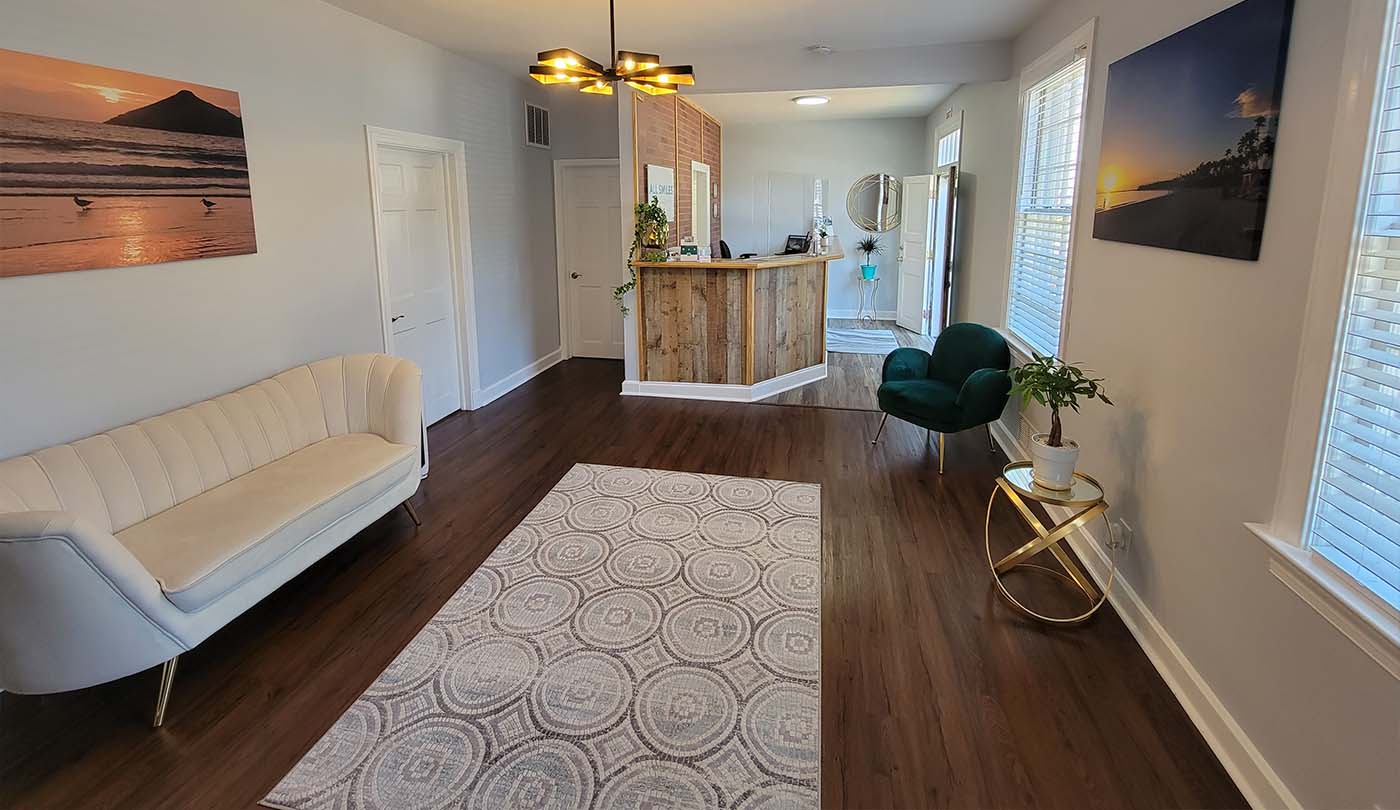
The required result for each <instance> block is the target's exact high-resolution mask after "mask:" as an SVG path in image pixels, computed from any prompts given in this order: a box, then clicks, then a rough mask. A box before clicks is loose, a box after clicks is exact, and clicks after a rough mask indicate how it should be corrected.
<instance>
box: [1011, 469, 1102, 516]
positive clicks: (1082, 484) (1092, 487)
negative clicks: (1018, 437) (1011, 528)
mask: <svg viewBox="0 0 1400 810" xmlns="http://www.w3.org/2000/svg"><path fill="white" fill-rule="evenodd" d="M1001 476H1002V478H1005V479H1006V483H1008V484H1010V485H1011V488H1012V489H1014V490H1016V492H1017V493H1018V494H1020V495H1024V496H1025V497H1027V498H1030V499H1032V500H1035V501H1039V502H1040V503H1048V504H1053V505H1056V506H1090V505H1092V504H1096V503H1098V502H1099V501H1101V500H1103V497H1104V493H1103V487H1101V486H1099V482H1097V481H1095V480H1094V479H1092V478H1090V477H1089V476H1087V475H1085V474H1084V473H1079V472H1077V473H1075V474H1074V484H1073V485H1071V487H1070V488H1069V489H1065V490H1060V489H1049V488H1047V487H1043V486H1041V485H1039V484H1037V483H1035V481H1034V479H1033V478H1032V473H1031V463H1030V462H1029V461H1017V462H1014V463H1011V464H1008V465H1006V469H1004V470H1002V473H1001Z"/></svg>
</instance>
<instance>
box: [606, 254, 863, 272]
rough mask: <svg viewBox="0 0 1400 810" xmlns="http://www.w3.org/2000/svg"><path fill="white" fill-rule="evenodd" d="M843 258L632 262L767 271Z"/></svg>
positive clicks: (826, 256) (685, 267) (654, 265)
mask: <svg viewBox="0 0 1400 810" xmlns="http://www.w3.org/2000/svg"><path fill="white" fill-rule="evenodd" d="M841 258H845V254H844V253H826V254H823V255H821V256H809V255H808V254H806V253H793V254H790V255H787V256H755V257H753V258H752V259H714V260H712V261H708V262H697V261H680V262H633V264H634V265H635V266H636V267H672V268H675V269H677V270H681V269H686V270H690V269H702V270H703V269H712V270H769V269H772V268H774V267H793V266H795V265H799V264H817V263H818V262H820V263H822V264H825V263H826V262H829V261H832V260H834V259H841Z"/></svg>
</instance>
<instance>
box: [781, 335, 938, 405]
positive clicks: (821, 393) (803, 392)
mask: <svg viewBox="0 0 1400 810" xmlns="http://www.w3.org/2000/svg"><path fill="white" fill-rule="evenodd" d="M827 325H828V326H832V327H835V328H837V329H885V330H888V331H890V332H893V333H894V337H895V341H896V342H898V343H899V345H900V346H913V347H915V348H919V349H923V350H924V351H930V350H932V349H933V341H932V340H930V339H929V338H927V337H925V336H924V335H920V334H919V333H917V332H911V331H909V330H908V329H902V328H900V327H898V326H896V325H895V322H894V321H873V322H871V321H866V322H864V323H862V322H861V321H858V320H856V319H854V318H831V319H829V320H828V321H827ZM884 366H885V358H884V356H883V355H878V354H847V353H845V352H827V354H826V379H824V380H819V381H817V382H814V383H808V384H807V385H803V386H799V387H797V388H793V389H792V390H790V391H784V392H782V393H781V394H774V395H773V396H771V397H769V398H767V399H765V400H763V404H765V405H800V406H804V407H809V408H844V409H846V410H852V411H878V410H880V403H879V402H877V401H876V399H875V389H876V388H879V387H880V372H881V371H882V370H883V369H884Z"/></svg>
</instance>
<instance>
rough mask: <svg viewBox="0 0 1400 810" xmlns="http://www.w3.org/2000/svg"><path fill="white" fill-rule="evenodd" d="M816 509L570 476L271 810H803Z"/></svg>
mask: <svg viewBox="0 0 1400 810" xmlns="http://www.w3.org/2000/svg"><path fill="white" fill-rule="evenodd" d="M820 556H821V489H820V487H819V486H817V485H816V484H802V483H791V482H781V481H765V480H759V479H755V478H729V477H722V476H711V475H693V474H689V473H677V472H663V471H657V470H639V469H632V468H628V467H604V466H595V465H590V464H578V465H575V466H574V468H573V469H571V470H570V471H569V472H568V474H567V475H565V476H564V478H563V479H561V480H560V481H559V483H558V484H557V485H556V486H555V487H554V489H553V490H552V491H550V493H549V494H548V495H546V496H545V497H544V500H542V501H540V503H539V505H538V506H536V507H535V509H534V510H533V511H532V512H531V513H530V514H529V516H528V517H526V518H525V520H524V522H523V523H521V524H520V525H519V526H518V527H516V529H515V530H514V531H512V532H511V533H510V535H508V536H507V537H506V538H505V539H504V540H502V541H501V544H500V545H499V546H498V547H497V548H496V550H495V551H494V552H492V554H491V556H490V557H489V558H488V559H487V560H486V562H485V563H484V564H483V565H482V567H481V568H480V569H479V570H477V571H476V573H474V574H472V576H471V579H469V580H468V581H467V583H466V584H465V585H464V586H462V589H461V590H459V591H458V592H457V593H456V594H455V595H454V596H453V597H452V599H451V600H449V601H448V603H447V604H446V605H445V606H444V607H443V609H442V610H441V611H440V612H439V613H438V614H437V616H435V617H434V618H433V619H432V621H430V622H429V623H428V625H427V626H426V627H424V628H423V630H422V632H420V633H419V634H418V636H417V637H415V638H414V639H413V641H412V642H410V643H409V645H408V646H407V647H406V648H405V649H404V650H403V652H402V653H400V654H399V656H398V658H396V659H395V660H394V662H393V663H392V664H391V665H390V666H389V669H388V670H386V671H385V672H384V673H383V674H382V675H380V676H379V679H378V680H376V681H375V682H374V684H373V685H372V686H370V688H369V690H368V691H366V692H365V693H364V695H362V696H361V697H360V698H359V700H357V701H356V702H355V704H354V705H352V706H351V707H350V709H349V710H348V711H346V713H345V714H344V715H343V716H342V717H341V718H340V719H339V720H338V721H336V723H335V725H334V726H332V727H331V729H330V731H328V732H327V733H326V735H325V736H324V737H322V738H321V740H320V742H318V743H316V745H315V746H314V747H313V748H312V749H311V751H310V752H308V753H307V755H306V756H305V757H304V758H303V759H302V761H301V762H300V763H298V764H297V766H296V767H295V768H294V769H293V770H292V772H291V773H290V774H288V775H287V777H286V778H285V779H283V780H282V782H281V784H279V785H278V786H277V787H276V788H275V789H273V791H272V792H271V793H270V794H268V796H267V797H266V798H265V799H264V800H263V802H262V803H263V804H264V805H265V806H267V807H273V808H284V809H285V810H311V809H312V808H316V809H317V810H319V809H320V808H325V809H326V810H330V809H331V808H334V809H335V810H369V809H370V808H373V809H374V810H380V809H381V808H382V809H383V810H390V808H392V809H393V810H406V808H469V809H470V810H501V809H503V808H518V809H519V810H554V809H555V808H558V809H559V810H564V809H565V808H569V809H570V810H572V808H594V809H595V810H605V809H606V810H612V809H613V808H618V809H619V810H692V809H693V810H700V809H701V808H726V810H730V809H732V810H798V808H803V809H804V810H805V809H806V808H816V807H817V806H818V801H819V799H818V796H819V793H818V791H819V785H820V779H819V776H820V765H821V756H820V739H821V723H820V715H821V710H820V705H821V703H820V697H819V696H820V676H821V649H820V638H821V612H820V610H821V568H820Z"/></svg>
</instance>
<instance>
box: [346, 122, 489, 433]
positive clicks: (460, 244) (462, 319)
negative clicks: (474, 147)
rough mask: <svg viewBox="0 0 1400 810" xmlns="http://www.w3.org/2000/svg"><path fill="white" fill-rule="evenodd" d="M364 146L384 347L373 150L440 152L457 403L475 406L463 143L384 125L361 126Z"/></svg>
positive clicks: (383, 280)
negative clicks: (443, 170)
mask: <svg viewBox="0 0 1400 810" xmlns="http://www.w3.org/2000/svg"><path fill="white" fill-rule="evenodd" d="M365 146H366V149H367V155H368V159H369V195H370V205H371V207H372V209H373V220H374V259H375V266H376V270H377V272H378V276H379V320H380V324H379V326H380V330H381V332H382V335H383V340H384V351H385V353H392V352H393V350H394V330H393V328H392V326H391V325H390V324H391V323H392V321H391V320H390V319H391V318H392V317H393V313H391V312H390V311H389V310H390V306H389V262H388V259H387V257H386V256H385V252H384V238H383V234H381V233H380V227H379V217H380V215H381V214H382V213H383V209H382V203H381V199H382V193H383V192H382V191H381V189H380V186H379V172H378V171H377V170H376V168H375V155H376V154H377V152H378V149H379V147H381V146H386V147H390V148H394V149H407V150H410V151H414V152H431V153H433V154H438V155H441V156H442V158H443V163H444V165H445V166H446V170H447V178H446V179H447V183H446V192H447V213H448V228H447V230H448V238H449V239H450V240H451V244H452V250H451V253H452V295H453V298H454V299H455V300H454V302H453V303H454V306H453V308H452V315H453V318H452V332H453V334H454V335H455V336H456V339H457V359H458V364H459V365H460V367H461V368H460V372H461V375H460V376H461V380H462V391H461V407H462V409H463V410H473V409H475V408H476V407H478V405H477V403H478V402H480V401H481V375H480V372H479V370H478V363H477V350H476V347H477V342H476V303H475V302H476V294H475V290H476V288H475V285H474V283H473V276H472V250H471V223H470V222H469V220H468V215H467V145H466V144H465V143H463V142H462V141H458V140H453V139H451V138H438V137H436V136H433V135H419V134H418V133H414V132H403V131H400V130H396V129H385V128H383V127H374V126H366V127H365Z"/></svg>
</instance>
